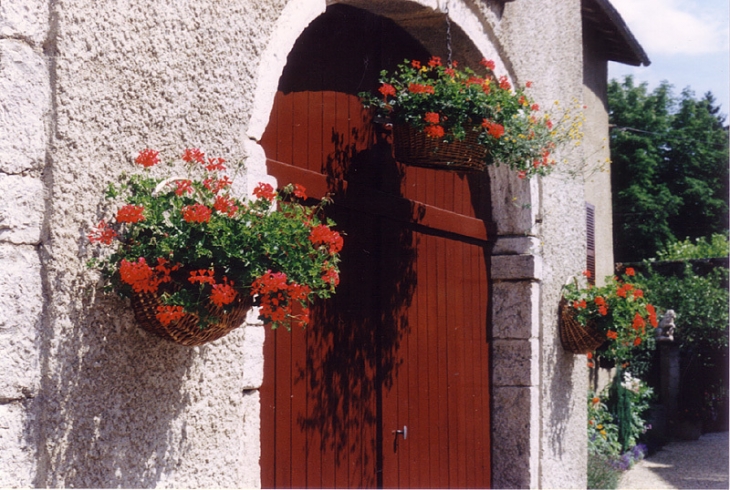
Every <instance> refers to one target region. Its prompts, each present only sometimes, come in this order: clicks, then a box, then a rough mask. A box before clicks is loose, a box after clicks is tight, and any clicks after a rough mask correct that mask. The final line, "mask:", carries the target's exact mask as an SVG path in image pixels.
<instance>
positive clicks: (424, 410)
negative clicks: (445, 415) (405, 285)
mask: <svg viewBox="0 0 730 490" xmlns="http://www.w3.org/2000/svg"><path fill="white" fill-rule="evenodd" d="M414 235H415V237H414V248H415V246H416V244H417V245H418V246H417V248H416V278H417V290H416V298H415V300H416V303H415V304H416V308H417V311H416V312H415V315H414V316H415V329H416V334H417V346H416V348H417V359H418V369H417V373H418V413H417V417H418V431H417V433H416V435H417V436H418V437H417V438H416V439H415V440H414V443H415V446H414V448H417V450H418V458H417V460H416V462H415V465H416V467H417V468H416V471H415V473H416V476H417V479H415V485H416V486H418V487H421V488H426V487H430V486H432V484H433V483H432V480H431V474H430V473H431V468H432V465H433V462H432V461H431V447H430V446H431V442H432V441H431V439H432V438H431V435H432V432H433V430H434V426H433V425H432V424H431V417H430V413H429V409H430V406H431V396H433V395H434V394H435V392H433V391H431V389H430V387H429V372H428V371H429V370H428V367H429V365H430V364H431V361H432V360H433V358H431V357H429V344H428V337H429V328H428V292H429V289H430V287H431V285H430V284H429V278H428V263H427V260H426V257H425V246H426V243H425V242H426V235H422V234H416V233H415V232H414Z"/></svg>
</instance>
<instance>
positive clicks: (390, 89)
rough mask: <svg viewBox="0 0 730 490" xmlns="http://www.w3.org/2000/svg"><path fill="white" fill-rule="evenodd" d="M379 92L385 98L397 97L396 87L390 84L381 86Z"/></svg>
mask: <svg viewBox="0 0 730 490" xmlns="http://www.w3.org/2000/svg"><path fill="white" fill-rule="evenodd" d="M378 92H380V93H381V94H383V95H384V96H388V95H390V96H392V97H395V87H394V86H392V85H391V84H389V83H384V84H382V85H381V86H380V88H379V89H378Z"/></svg>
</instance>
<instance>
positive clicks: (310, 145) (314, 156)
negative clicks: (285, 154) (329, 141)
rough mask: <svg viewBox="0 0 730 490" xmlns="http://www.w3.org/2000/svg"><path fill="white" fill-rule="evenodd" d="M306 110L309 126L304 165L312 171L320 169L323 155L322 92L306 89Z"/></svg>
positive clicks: (319, 170)
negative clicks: (305, 162) (305, 163)
mask: <svg viewBox="0 0 730 490" xmlns="http://www.w3.org/2000/svg"><path fill="white" fill-rule="evenodd" d="M305 93H306V94H307V99H308V106H309V107H308V110H307V126H308V128H309V134H308V142H307V166H306V167H304V168H306V169H308V170H312V171H313V172H321V171H322V162H323V161H324V155H323V153H322V151H323V148H324V143H323V139H324V138H323V126H322V124H323V118H322V112H323V103H322V100H323V99H322V92H315V91H307V92H305Z"/></svg>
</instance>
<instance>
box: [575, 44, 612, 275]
mask: <svg viewBox="0 0 730 490" xmlns="http://www.w3.org/2000/svg"><path fill="white" fill-rule="evenodd" d="M585 36H586V43H585V44H586V49H585V51H584V53H583V65H584V72H583V82H584V85H585V88H584V90H583V100H584V103H585V105H586V107H587V109H586V125H585V138H584V145H585V146H584V155H585V172H584V173H585V180H586V201H588V202H590V203H591V204H593V205H594V206H595V207H596V235H595V238H596V281H597V283H598V284H599V285H600V284H604V283H605V278H606V276H612V275H613V271H614V260H613V207H612V204H611V164H610V158H611V151H610V148H609V142H608V136H609V135H608V95H607V90H608V89H607V85H608V61H606V59H605V57H604V56H601V54H600V43H601V40H600V39H597V38H596V37H595V36H596V34H595V33H592V32H586V33H585Z"/></svg>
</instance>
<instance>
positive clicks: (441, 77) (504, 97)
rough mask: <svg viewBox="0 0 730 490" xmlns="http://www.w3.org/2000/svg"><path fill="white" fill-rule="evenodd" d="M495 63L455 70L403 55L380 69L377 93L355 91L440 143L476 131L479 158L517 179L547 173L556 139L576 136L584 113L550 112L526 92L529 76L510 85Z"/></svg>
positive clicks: (379, 112) (378, 111)
mask: <svg viewBox="0 0 730 490" xmlns="http://www.w3.org/2000/svg"><path fill="white" fill-rule="evenodd" d="M494 69H495V63H494V61H491V60H486V59H483V60H482V61H481V68H480V72H481V73H477V72H475V71H474V70H472V69H471V68H468V67H466V68H463V69H460V68H458V63H457V62H456V61H454V62H453V63H452V64H451V65H449V66H446V65H444V64H443V63H442V62H441V60H440V58H438V57H432V58H431V59H430V60H429V61H428V62H427V63H421V62H420V61H418V60H410V61H409V60H404V61H403V63H402V64H399V65H398V68H397V69H396V70H395V71H394V72H393V73H392V74H389V73H388V72H387V71H385V70H384V71H382V72H381V77H380V82H381V85H380V87H379V89H378V94H371V93H368V92H363V93H361V94H360V98H361V100H362V103H363V105H364V106H365V107H369V108H373V109H374V110H375V116H376V118H378V119H380V120H385V121H389V122H391V123H392V124H393V125H394V126H397V125H399V124H400V125H408V126H410V127H412V128H414V129H416V130H418V131H421V132H423V133H425V135H426V136H427V137H428V138H431V139H434V140H438V141H439V142H443V143H449V142H453V141H463V140H465V139H469V138H470V137H471V138H472V139H473V138H474V137H476V141H478V143H479V144H480V145H482V146H483V147H484V148H485V150H486V151H485V153H484V154H485V155H486V158H485V164H486V163H491V162H494V163H495V164H496V165H499V164H504V165H507V166H509V167H510V168H511V169H513V170H515V171H516V172H518V176H519V177H520V178H524V177H531V176H534V175H546V174H548V173H549V172H551V171H552V169H553V167H554V166H555V164H556V161H555V159H554V153H555V150H556V148H557V147H558V145H560V144H562V143H564V142H566V141H568V140H576V141H577V140H579V139H580V138H581V137H582V133H581V132H580V127H581V125H582V113H580V114H575V113H574V111H564V112H563V113H562V115H561V116H560V117H559V118H557V119H555V118H554V117H553V116H551V115H550V114H549V113H547V112H545V111H543V110H541V108H540V106H539V105H538V104H536V103H535V101H534V100H533V99H532V98H531V96H530V95H529V93H528V91H527V90H526V89H529V88H530V87H531V85H532V84H531V82H527V84H526V87H525V88H520V87H513V86H512V84H511V83H510V82H509V81H508V79H507V77H506V76H501V77H497V76H496V75H495V73H494ZM558 106H559V105H558Z"/></svg>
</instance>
